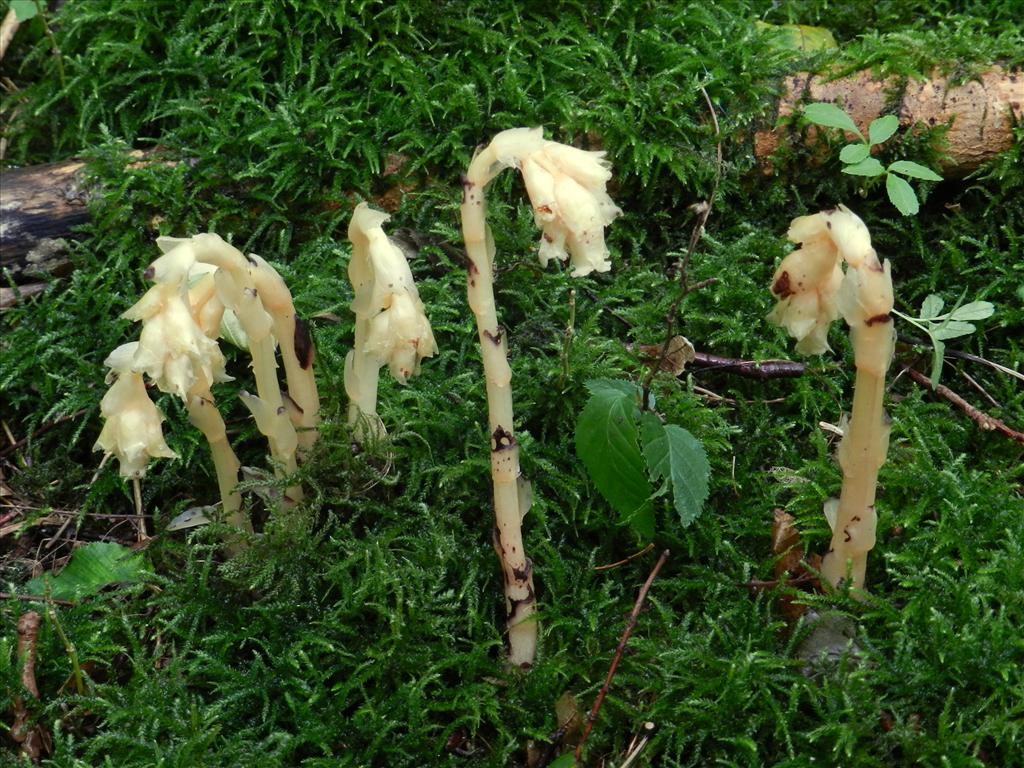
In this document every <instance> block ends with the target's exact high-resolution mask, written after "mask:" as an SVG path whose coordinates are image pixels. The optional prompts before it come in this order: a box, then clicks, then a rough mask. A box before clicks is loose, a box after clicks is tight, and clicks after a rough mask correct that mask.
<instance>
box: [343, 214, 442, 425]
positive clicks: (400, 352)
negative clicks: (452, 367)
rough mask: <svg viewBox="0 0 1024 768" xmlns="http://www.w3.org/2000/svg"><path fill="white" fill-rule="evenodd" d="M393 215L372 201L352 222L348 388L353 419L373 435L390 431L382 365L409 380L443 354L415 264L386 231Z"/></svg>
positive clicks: (394, 374) (393, 373)
mask: <svg viewBox="0 0 1024 768" xmlns="http://www.w3.org/2000/svg"><path fill="white" fill-rule="evenodd" d="M389 218H390V217H389V216H388V215H387V214H386V213H382V212H381V211H375V210H373V209H372V208H370V207H369V206H368V205H367V204H366V203H360V204H359V205H358V206H356V209H355V212H354V213H353V214H352V221H351V222H350V223H349V228H348V238H349V240H350V241H351V242H352V259H351V260H350V261H349V266H348V275H349V280H350V281H351V282H352V287H353V290H354V292H355V298H354V300H353V302H352V311H353V312H354V313H355V316H356V327H355V345H354V347H353V349H352V350H351V351H350V352H349V353H348V355H347V356H346V358H345V392H346V393H347V394H348V396H349V400H350V403H349V411H348V420H349V424H352V425H353V426H355V427H356V428H357V430H361V429H362V428H363V427H365V429H366V430H367V431H368V432H369V434H366V433H362V434H361V436H362V437H369V436H371V435H372V436H376V437H381V436H382V435H383V434H384V426H383V424H382V423H381V421H380V418H379V417H378V416H377V385H378V382H379V376H380V368H381V366H383V365H387V366H388V367H389V369H390V370H391V375H392V376H394V377H395V379H397V380H398V381H399V382H400V383H402V384H404V383H405V382H406V380H407V379H408V378H409V377H410V376H414V375H416V374H417V373H419V370H420V363H421V361H422V360H423V358H425V357H431V356H433V355H434V354H436V353H437V344H436V343H435V341H434V334H433V332H432V331H431V328H430V321H429V320H427V316H426V313H425V311H424V309H423V302H422V301H421V300H420V296H419V292H418V291H417V290H416V284H415V282H414V281H413V277H412V271H411V270H410V269H409V263H408V262H407V261H406V259H405V255H404V254H403V253H402V251H401V249H399V248H398V247H397V246H396V245H394V244H393V243H392V242H391V241H390V240H389V239H388V236H387V235H386V234H385V233H384V229H383V225H384V223H385V222H386V221H387V220H388V219H389Z"/></svg>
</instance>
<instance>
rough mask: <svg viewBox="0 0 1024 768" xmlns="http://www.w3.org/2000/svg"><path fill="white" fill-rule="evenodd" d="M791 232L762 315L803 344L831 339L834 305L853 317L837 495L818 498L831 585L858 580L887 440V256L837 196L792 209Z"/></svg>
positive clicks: (816, 345) (817, 346)
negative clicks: (852, 371) (807, 211)
mask: <svg viewBox="0 0 1024 768" xmlns="http://www.w3.org/2000/svg"><path fill="white" fill-rule="evenodd" d="M789 239H790V240H792V241H794V242H798V243H800V246H801V247H800V248H799V249H797V250H795V251H793V252H792V253H791V254H789V255H788V256H787V257H786V258H785V259H783V261H782V264H781V265H779V268H778V270H776V272H775V276H774V277H773V278H772V286H771V290H772V293H773V294H774V296H775V298H776V299H778V304H776V306H775V308H774V309H773V310H772V312H771V314H769V316H768V319H769V320H771V321H772V322H774V323H776V324H778V325H782V326H785V328H786V330H787V331H788V332H789V333H790V335H791V336H794V337H796V338H797V339H798V343H797V346H796V348H797V351H799V352H803V353H804V354H818V353H820V352H824V351H825V350H826V349H828V342H827V339H826V336H827V334H828V328H829V325H831V323H832V321H833V320H834V319H836V318H837V317H838V316H839V315H842V316H843V318H844V319H845V320H846V323H847V325H849V326H850V338H851V340H852V341H853V349H854V363H855V365H856V368H857V379H856V383H855V385H854V398H853V411H852V413H851V414H850V418H849V421H847V422H844V430H843V432H844V434H843V439H842V441H841V442H840V444H839V449H838V451H837V452H836V457H837V459H838V461H839V465H840V467H841V468H842V470H843V488H842V491H841V493H840V496H839V498H838V499H832V500H829V501H828V502H826V504H825V516H826V518H827V519H828V522H829V525H830V526H831V528H832V543H831V547H830V549H829V551H828V553H827V554H826V555H825V557H824V558H823V560H822V565H821V573H822V577H823V579H824V580H825V581H827V582H829V583H831V584H832V585H833V586H838V585H839V584H842V583H848V584H849V585H851V586H852V587H853V588H854V589H857V590H860V589H862V588H863V586H864V575H865V569H866V564H867V554H868V552H869V551H870V550H871V549H872V548H873V547H874V545H875V527H876V524H877V515H876V513H875V492H876V488H877V484H878V470H879V469H880V468H881V466H882V464H883V463H884V462H885V458H886V454H887V452H888V449H889V426H890V422H889V417H888V416H887V415H886V413H885V408H884V403H883V400H884V396H885V374H886V371H887V370H888V368H889V363H890V361H891V360H892V355H893V347H894V344H895V338H896V337H895V333H894V330H893V323H892V316H891V314H890V313H891V312H892V308H893V292H892V276H891V272H890V267H889V262H888V260H886V261H884V262H882V261H879V259H878V254H877V253H876V252H875V249H874V248H873V247H872V246H871V235H870V234H869V233H868V230H867V227H865V226H864V222H862V221H861V220H860V219H859V218H858V217H857V216H856V215H855V214H854V213H853V212H852V211H850V209H849V208H847V207H846V206H844V205H840V206H839V207H838V208H837V209H833V210H830V211H822V212H821V213H816V214H814V215H813V216H801V217H799V218H797V219H794V220H793V223H792V225H791V226H790V228H789ZM844 261H845V262H846V272H845V273H844V272H843V270H842V268H841V265H842V263H843V262H844Z"/></svg>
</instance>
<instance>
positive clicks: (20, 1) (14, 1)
mask: <svg viewBox="0 0 1024 768" xmlns="http://www.w3.org/2000/svg"><path fill="white" fill-rule="evenodd" d="M11 10H12V11H14V18H16V19H17V20H18V22H19V23H21V22H23V21H28V20H29V19H34V18H35V17H36V16H37V15H38V14H39V6H38V5H36V4H35V0H11Z"/></svg>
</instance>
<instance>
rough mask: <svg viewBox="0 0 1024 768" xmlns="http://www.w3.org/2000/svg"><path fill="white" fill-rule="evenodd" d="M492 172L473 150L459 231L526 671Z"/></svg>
mask: <svg viewBox="0 0 1024 768" xmlns="http://www.w3.org/2000/svg"><path fill="white" fill-rule="evenodd" d="M494 175H495V158H494V156H493V152H491V151H490V149H489V148H487V149H484V150H483V151H481V152H480V153H478V154H477V155H476V157H475V158H474V159H473V162H472V163H471V164H470V167H469V171H468V173H467V174H466V177H465V179H464V180H463V198H462V208H461V211H462V234H463V238H464V240H465V245H466V255H467V256H468V258H469V263H468V266H467V269H468V288H467V295H468V299H469V306H470V309H472V311H473V315H474V317H475V318H476V327H477V335H478V336H479V339H480V349H481V356H482V358H483V366H484V376H485V378H486V381H487V408H488V424H489V431H490V436H491V479H492V482H493V485H494V517H495V524H494V550H495V552H496V553H497V554H498V557H499V559H500V560H501V569H502V573H503V576H504V582H505V608H506V613H507V622H508V644H509V661H510V663H511V664H512V665H514V666H516V667H520V668H523V669H527V668H529V667H530V666H532V664H533V660H534V656H535V655H536V649H537V621H536V618H535V613H536V610H537V601H536V596H535V593H534V589H533V564H532V563H531V562H530V559H529V558H528V557H527V556H526V551H525V550H524V548H523V534H522V529H521V526H520V521H521V520H522V516H523V510H522V509H520V501H519V498H520V497H519V476H520V471H519V445H518V444H517V443H516V439H515V433H514V428H513V414H512V388H511V384H512V370H511V368H510V367H509V364H508V355H507V344H506V339H505V329H504V328H502V327H501V326H500V325H499V324H498V315H497V310H496V308H495V304H494V270H493V259H494V243H493V241H492V240H491V237H490V233H489V232H488V230H487V223H486V207H487V204H486V199H485V196H484V187H485V186H486V185H487V184H488V183H489V182H490V181H491V179H492V178H493V177H494Z"/></svg>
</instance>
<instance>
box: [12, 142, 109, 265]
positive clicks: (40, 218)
mask: <svg viewBox="0 0 1024 768" xmlns="http://www.w3.org/2000/svg"><path fill="white" fill-rule="evenodd" d="M84 165H85V164H84V163H83V162H80V161H72V162H66V163H50V164H48V165H36V166H29V167H27V168H16V169H13V170H5V171H4V172H3V174H0V263H2V264H3V271H4V280H5V282H6V280H8V279H10V280H13V281H14V282H16V283H25V282H29V281H31V280H33V279H34V278H38V277H41V276H46V275H62V274H66V273H67V272H68V271H69V269H70V265H69V263H68V259H67V247H68V243H67V239H68V238H69V237H70V236H71V231H72V228H74V227H76V226H78V225H80V224H84V223H85V222H87V221H88V220H89V212H88V209H87V208H86V202H87V198H88V195H87V192H86V190H85V188H84V186H83V184H82V180H81V173H80V172H81V170H82V168H83V167H84Z"/></svg>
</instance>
